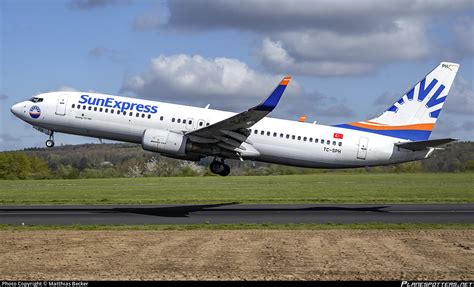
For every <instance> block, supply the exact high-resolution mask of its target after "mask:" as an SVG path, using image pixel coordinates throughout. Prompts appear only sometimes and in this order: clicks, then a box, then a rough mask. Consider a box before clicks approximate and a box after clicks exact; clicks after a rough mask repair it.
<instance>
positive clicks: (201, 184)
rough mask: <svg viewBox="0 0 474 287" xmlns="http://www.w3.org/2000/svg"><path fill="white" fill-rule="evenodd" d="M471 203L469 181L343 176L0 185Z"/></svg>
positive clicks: (5, 189)
mask: <svg viewBox="0 0 474 287" xmlns="http://www.w3.org/2000/svg"><path fill="white" fill-rule="evenodd" d="M227 202H239V203H454V202H458V203H459V202H466V203H467V202H471V203H472V202H474V175H473V174H472V173H462V174H447V173H441V174H426V173H419V174H360V173H357V174H356V173H354V174H347V173H323V174H311V175H289V176H255V177H249V176H241V177H237V176H236V177H226V178H223V177H166V178H165V177H156V178H134V179H126V178H113V179H76V180H16V181H9V180H5V181H0V204H4V205H7V204H161V203H162V204H171V203H173V204H174V203H176V204H181V203H182V204H193V203H197V204H202V203H227Z"/></svg>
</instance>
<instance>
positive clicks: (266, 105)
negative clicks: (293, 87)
mask: <svg viewBox="0 0 474 287" xmlns="http://www.w3.org/2000/svg"><path fill="white" fill-rule="evenodd" d="M285 88H286V86H285V85H278V87H276V89H275V90H274V91H273V92H272V94H271V95H270V96H269V97H268V98H267V99H266V100H265V101H264V102H263V103H261V104H260V105H258V106H257V107H255V110H257V111H270V112H271V111H273V109H274V108H275V107H276V106H277V105H278V102H279V101H280V98H281V95H283V92H284V91H285Z"/></svg>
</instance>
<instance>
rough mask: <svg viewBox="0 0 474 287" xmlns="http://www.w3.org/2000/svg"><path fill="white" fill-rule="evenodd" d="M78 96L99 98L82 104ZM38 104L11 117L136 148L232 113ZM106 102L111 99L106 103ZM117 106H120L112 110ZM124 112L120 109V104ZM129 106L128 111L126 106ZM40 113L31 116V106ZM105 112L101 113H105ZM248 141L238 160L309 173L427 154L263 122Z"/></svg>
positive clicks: (165, 106) (64, 100) (348, 134)
mask: <svg viewBox="0 0 474 287" xmlns="http://www.w3.org/2000/svg"><path fill="white" fill-rule="evenodd" d="M83 95H88V96H90V97H94V98H96V99H103V101H101V102H100V103H97V105H91V104H88V103H84V98H81V96H83ZM38 97H42V99H43V100H42V101H41V102H36V103H33V102H31V101H24V102H21V103H18V104H16V105H14V106H13V107H12V108H11V110H12V112H13V113H14V114H15V115H16V116H18V117H19V118H21V119H22V120H24V121H26V122H28V123H29V124H31V125H33V126H35V127H40V128H43V129H46V130H50V131H55V132H61V133H67V134H75V135H82V136H89V137H96V138H102V139H110V140H117V141H124V142H130V143H137V144H140V143H142V138H143V134H144V132H145V130H147V129H162V130H167V131H172V132H175V133H181V134H184V133H186V132H189V131H193V130H197V129H200V128H203V127H205V126H206V125H207V124H214V123H216V122H219V121H221V120H223V119H226V118H229V117H230V116H233V115H234V114H235V113H231V112H225V111H219V110H213V109H206V108H198V107H191V106H184V105H176V104H169V103H162V102H155V101H147V100H141V99H136V98H127V97H118V96H111V95H104V94H94V93H80V92H54V93H46V94H41V95H38ZM108 98H112V99H113V100H109V101H108V102H107V99H108ZM117 102H119V103H122V104H121V105H116V106H115V107H114V105H115V104H116V103H117ZM124 103H128V108H129V109H126V110H123V104H124ZM131 104H133V108H130V105H131ZM34 105H35V106H37V107H39V109H40V112H39V114H40V115H39V116H37V115H35V116H37V117H36V118H34V117H32V116H31V114H30V113H31V111H30V109H31V108H32V106H34ZM106 109H107V111H106ZM248 140H249V142H251V143H252V146H253V147H254V148H255V149H256V150H257V151H258V152H259V155H257V156H248V157H245V156H243V158H244V159H250V160H256V161H263V162H270V163H277V164H285V165H293V166H301V167H314V168H343V167H362V166H375V165H389V164H397V163H401V162H406V161H413V160H418V159H423V158H425V157H426V156H427V154H428V152H427V151H408V150H404V149H398V148H397V147H396V146H394V143H397V142H400V141H401V139H398V138H394V137H389V136H384V135H379V134H374V133H369V132H364V131H357V130H351V129H345V128H338V127H333V126H325V125H319V124H312V123H304V122H297V121H289V120H282V119H275V118H270V117H266V118H263V119H262V120H260V121H259V122H257V123H256V124H255V125H254V126H252V127H251V134H250V136H249V137H248Z"/></svg>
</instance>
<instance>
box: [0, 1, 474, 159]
mask: <svg viewBox="0 0 474 287" xmlns="http://www.w3.org/2000/svg"><path fill="white" fill-rule="evenodd" d="M442 61H450V62H456V63H460V64H461V67H460V70H459V72H458V74H457V77H456V79H455V81H454V84H453V87H452V89H451V91H450V93H449V96H448V99H447V101H446V104H445V106H444V108H443V112H442V113H441V115H440V117H439V121H438V122H437V125H436V127H435V129H434V131H433V133H432V136H431V137H432V138H441V137H455V138H459V139H461V140H474V2H473V1H467V0H466V1H465V0H429V1H428V0H386V1H374V0H359V1H341V0H313V1H306V0H301V1H297V0H295V1H287V0H273V1H267V0H257V1H250V0H249V1H243V0H242V1H238V0H229V1H224V0H208V1H206V0H193V1H146V0H64V1H60V0H41V1H40V0H0V107H1V113H0V150H16V149H23V148H29V147H43V146H44V142H45V140H46V139H47V138H46V137H47V136H46V135H44V134H41V133H39V132H38V131H36V130H34V129H33V128H32V127H31V126H30V125H28V124H26V123H24V122H22V121H21V120H19V119H17V118H15V117H14V116H13V115H12V114H11V112H10V110H9V109H10V106H11V105H13V104H14V103H17V102H20V101H23V100H25V99H28V98H30V97H31V96H33V95H36V94H38V93H42V92H48V91H59V90H79V91H84V92H92V91H94V92H100V93H105V94H112V95H120V96H129V97H135V98H143V99H152V100H157V101H165V102H171V103H178V104H187V105H194V106H203V107H204V106H205V105H207V104H210V105H211V108H214V109H223V110H228V111H233V112H241V111H243V110H245V109H247V108H249V107H251V106H254V105H256V104H258V103H259V102H260V101H262V100H263V99H264V98H265V97H266V96H268V95H269V93H270V92H271V91H272V90H273V89H274V87H275V86H276V84H277V83H278V82H279V80H280V79H281V78H282V77H283V76H284V75H287V74H290V75H291V76H292V82H291V83H290V85H289V87H288V89H287V91H286V93H285V95H284V97H283V98H282V100H281V101H280V104H279V106H278V107H277V109H276V110H275V111H274V112H272V114H271V116H272V117H277V118H284V119H290V120H297V119H298V118H299V117H300V116H302V115H306V116H307V117H308V118H307V121H309V122H313V121H317V122H318V123H322V124H341V123H346V122H352V121H360V120H366V119H370V118H372V117H374V116H376V115H378V114H380V113H381V112H382V111H384V110H385V109H387V108H388V107H389V106H390V105H391V104H392V103H393V102H395V101H396V100H398V99H399V98H400V97H401V96H402V95H403V94H404V93H405V92H406V91H407V90H408V89H409V88H410V87H411V86H413V85H414V84H416V83H417V82H418V81H419V80H421V79H422V78H423V77H424V76H425V75H426V74H427V73H428V72H429V71H431V70H432V69H433V68H434V67H435V66H437V65H438V64H439V63H440V62H442ZM55 142H56V145H61V144H79V143H98V142H99V141H98V139H93V138H87V137H80V136H73V135H65V134H55Z"/></svg>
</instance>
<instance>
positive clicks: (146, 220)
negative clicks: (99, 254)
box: [0, 203, 474, 225]
mask: <svg viewBox="0 0 474 287" xmlns="http://www.w3.org/2000/svg"><path fill="white" fill-rule="evenodd" d="M372 222H380V223H474V204H238V203H222V204H207V205H87V206H86V205H84V206H81V205H62V206H61V205H53V206H44V205H42V206H1V207H0V224H25V225H38V224H48V225H49V224H54V225H56V224H60V225H63V224H134V225H135V224H196V223H211V224H212V223H214V224H217V223H280V224H281V223H372Z"/></svg>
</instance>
